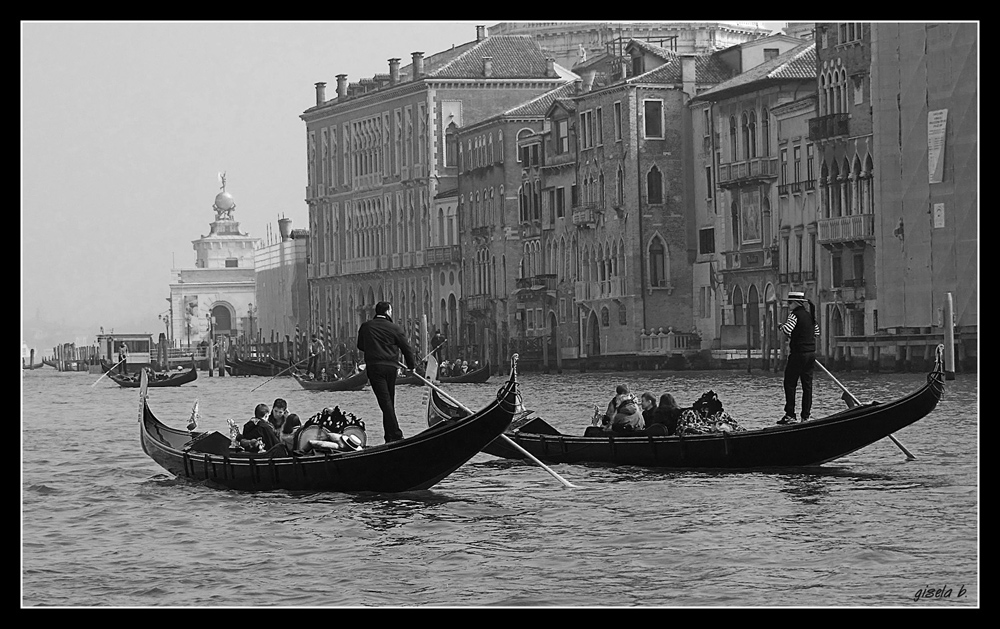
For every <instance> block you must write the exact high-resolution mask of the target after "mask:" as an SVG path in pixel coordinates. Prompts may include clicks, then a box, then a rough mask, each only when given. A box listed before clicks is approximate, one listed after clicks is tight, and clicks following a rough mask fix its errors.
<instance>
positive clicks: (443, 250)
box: [424, 245, 462, 265]
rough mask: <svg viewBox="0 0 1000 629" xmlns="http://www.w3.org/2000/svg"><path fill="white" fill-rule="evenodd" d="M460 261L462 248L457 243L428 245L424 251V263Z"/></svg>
mask: <svg viewBox="0 0 1000 629" xmlns="http://www.w3.org/2000/svg"><path fill="white" fill-rule="evenodd" d="M461 261H462V248H461V247H460V246H459V245H445V246H443V247H428V248H427V250H426V251H424V264H427V265H432V264H452V263H457V262H461Z"/></svg>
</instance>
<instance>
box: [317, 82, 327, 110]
mask: <svg viewBox="0 0 1000 629" xmlns="http://www.w3.org/2000/svg"><path fill="white" fill-rule="evenodd" d="M324 102H326V83H322V82H320V83H317V84H316V104H317V105H322V104H323V103H324Z"/></svg>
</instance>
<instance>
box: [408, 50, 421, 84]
mask: <svg viewBox="0 0 1000 629" xmlns="http://www.w3.org/2000/svg"><path fill="white" fill-rule="evenodd" d="M410 54H411V55H412V56H413V80H414V81H416V80H417V79H419V78H420V77H422V76H423V75H424V53H422V52H414V53H410Z"/></svg>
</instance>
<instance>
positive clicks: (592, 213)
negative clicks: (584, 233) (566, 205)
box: [573, 208, 597, 227]
mask: <svg viewBox="0 0 1000 629" xmlns="http://www.w3.org/2000/svg"><path fill="white" fill-rule="evenodd" d="M573 224H574V225H576V226H577V227H593V226H594V225H597V211H596V210H595V209H594V208H584V209H579V210H573Z"/></svg>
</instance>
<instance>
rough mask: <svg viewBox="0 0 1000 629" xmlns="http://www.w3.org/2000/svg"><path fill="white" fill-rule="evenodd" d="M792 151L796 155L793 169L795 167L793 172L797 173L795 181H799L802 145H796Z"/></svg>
mask: <svg viewBox="0 0 1000 629" xmlns="http://www.w3.org/2000/svg"><path fill="white" fill-rule="evenodd" d="M792 151H793V157H794V160H795V161H794V162H793V163H792V169H793V172H794V173H795V179H794V181H795V183H798V182H799V181H800V180H799V164H801V163H802V147H801V146H796V147H794V148H793V149H792Z"/></svg>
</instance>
